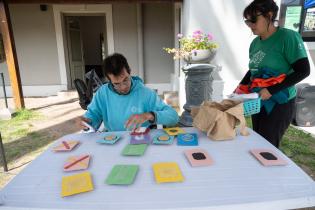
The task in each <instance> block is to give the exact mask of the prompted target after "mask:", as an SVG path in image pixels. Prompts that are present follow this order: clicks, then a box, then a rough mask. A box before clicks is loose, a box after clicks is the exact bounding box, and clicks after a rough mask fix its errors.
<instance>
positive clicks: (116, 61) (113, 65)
mask: <svg viewBox="0 0 315 210" xmlns="http://www.w3.org/2000/svg"><path fill="white" fill-rule="evenodd" d="M103 68H104V73H105V76H106V77H107V78H108V75H109V74H113V75H114V76H118V75H120V74H121V73H122V71H123V69H124V68H125V69H126V70H127V72H128V74H130V67H129V64H128V62H127V59H126V58H125V57H124V56H123V55H122V54H119V53H114V54H112V55H109V56H108V57H107V58H105V60H104V66H103ZM108 79H109V78H108Z"/></svg>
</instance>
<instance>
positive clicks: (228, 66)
mask: <svg viewBox="0 0 315 210" xmlns="http://www.w3.org/2000/svg"><path fill="white" fill-rule="evenodd" d="M250 2H251V1H250V0H238V1H235V0H220V1H217V0H184V5H183V33H184V35H188V34H192V32H193V31H195V30H197V29H200V30H202V31H204V32H206V33H209V32H210V33H212V34H213V36H214V40H215V41H216V42H217V43H218V44H219V50H218V53H217V55H216V58H215V60H214V62H213V63H214V64H217V65H220V66H222V71H221V72H220V76H221V77H222V78H223V80H224V83H225V84H224V93H223V95H226V94H228V93H230V92H231V91H232V90H233V89H234V88H235V86H236V85H237V84H238V82H239V81H240V80H241V79H242V77H243V75H244V74H245V73H246V72H247V70H248V68H247V65H248V49H249V45H250V42H251V40H252V39H253V38H254V36H253V35H252V33H251V31H250V30H249V29H248V27H247V26H246V25H245V24H244V22H243V10H244V8H245V7H246V6H247V5H248V4H249V3H250Z"/></svg>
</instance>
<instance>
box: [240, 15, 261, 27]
mask: <svg viewBox="0 0 315 210" xmlns="http://www.w3.org/2000/svg"><path fill="white" fill-rule="evenodd" d="M261 15H262V14H259V15H256V16H253V17H252V18H251V19H245V20H244V22H245V23H246V25H250V24H255V23H256V22H257V19H258V16H261Z"/></svg>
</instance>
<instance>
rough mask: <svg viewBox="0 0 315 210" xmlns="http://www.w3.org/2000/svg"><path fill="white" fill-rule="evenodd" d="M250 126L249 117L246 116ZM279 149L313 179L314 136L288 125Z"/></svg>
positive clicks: (314, 163)
mask: <svg viewBox="0 0 315 210" xmlns="http://www.w3.org/2000/svg"><path fill="white" fill-rule="evenodd" d="M246 121H247V125H248V127H252V122H251V119H250V118H246ZM280 150H281V151H282V152H283V153H284V154H286V155H287V156H288V157H289V158H291V159H292V160H293V161H294V162H295V163H296V164H297V165H299V166H300V167H301V168H303V169H304V170H305V171H306V172H307V173H308V174H309V175H311V176H312V177H313V179H315V138H314V137H313V136H312V135H311V134H309V133H305V132H303V131H301V130H298V129H296V128H294V127H293V126H290V127H289V128H288V130H287V131H286V132H285V134H284V136H283V137H282V140H281V143H280Z"/></svg>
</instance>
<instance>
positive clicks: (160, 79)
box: [143, 3, 174, 90]
mask: <svg viewBox="0 0 315 210" xmlns="http://www.w3.org/2000/svg"><path fill="white" fill-rule="evenodd" d="M173 10H174V8H173V4H170V3H159V4H156V3H150V4H149V3H147V4H144V5H143V39H144V40H143V41H144V70H145V71H144V76H145V83H148V84H169V83H170V81H171V79H170V77H171V74H172V73H174V61H173V58H172V56H171V55H169V54H167V53H166V52H165V51H164V50H163V47H172V46H174V24H173V22H174V16H173ZM169 90H170V89H169Z"/></svg>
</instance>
